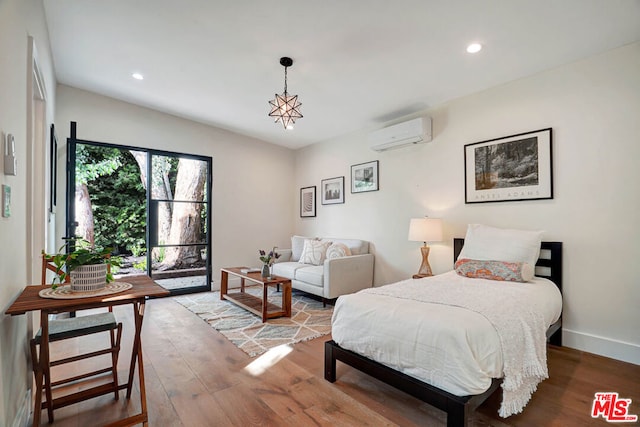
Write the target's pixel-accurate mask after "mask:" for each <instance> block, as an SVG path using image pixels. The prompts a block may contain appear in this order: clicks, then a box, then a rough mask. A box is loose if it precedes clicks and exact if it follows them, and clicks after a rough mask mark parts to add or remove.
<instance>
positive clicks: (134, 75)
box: [131, 73, 144, 80]
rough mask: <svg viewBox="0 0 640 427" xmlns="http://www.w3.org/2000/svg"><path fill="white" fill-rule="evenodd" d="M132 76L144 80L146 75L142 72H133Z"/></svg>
mask: <svg viewBox="0 0 640 427" xmlns="http://www.w3.org/2000/svg"><path fill="white" fill-rule="evenodd" d="M131 77H133V78H134V79H136V80H144V76H143V75H142V74H140V73H133V74H131Z"/></svg>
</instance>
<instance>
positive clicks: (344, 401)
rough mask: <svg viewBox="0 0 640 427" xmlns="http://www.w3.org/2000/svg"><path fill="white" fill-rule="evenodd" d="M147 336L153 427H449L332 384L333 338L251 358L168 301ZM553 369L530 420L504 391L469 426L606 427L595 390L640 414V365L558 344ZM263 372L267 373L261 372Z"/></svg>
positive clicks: (126, 408) (77, 419)
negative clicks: (503, 404) (510, 408)
mask: <svg viewBox="0 0 640 427" xmlns="http://www.w3.org/2000/svg"><path fill="white" fill-rule="evenodd" d="M115 313H116V316H117V317H118V319H120V320H122V321H123V323H124V332H123V339H122V341H123V348H122V350H121V353H120V360H119V378H120V379H121V381H123V382H124V381H125V380H126V375H127V370H128V363H129V358H130V354H131V340H132V330H133V313H132V310H131V307H126V306H125V307H116V308H115ZM142 337H143V338H142V339H143V349H144V360H145V366H144V369H145V376H146V391H147V404H148V408H149V425H150V426H154V427H155V426H162V427H165V426H185V427H196V426H396V425H399V426H444V425H446V423H445V415H444V413H443V412H441V411H439V410H437V409H435V408H432V407H430V406H429V405H426V404H424V403H422V402H421V401H419V400H417V399H415V398H412V397H410V396H408V395H406V394H405V393H402V392H400V391H397V390H396V389H394V388H392V387H390V386H387V385H386V384H383V383H381V382H379V381H377V380H374V379H372V378H370V377H368V376H367V375H364V374H362V373H360V372H358V371H356V370H354V369H352V368H350V367H348V366H346V365H343V364H342V363H340V362H338V380H337V381H336V382H335V383H334V384H331V383H329V382H327V381H325V380H324V377H323V351H324V348H323V344H324V342H325V341H326V340H328V339H330V336H326V337H321V338H317V339H314V340H311V341H307V342H303V343H298V344H296V345H295V346H293V348H292V350H291V351H290V352H289V353H288V354H282V355H279V356H274V359H269V357H270V355H269V354H268V355H267V356H263V357H258V358H254V359H251V358H249V357H248V356H247V355H246V354H245V353H243V352H242V351H241V350H239V349H238V348H236V347H235V346H234V345H233V344H231V343H230V342H229V341H227V339H226V338H224V337H223V336H222V335H221V334H219V333H218V332H217V331H215V330H214V329H213V328H211V327H210V326H208V325H207V324H206V323H205V322H203V321H202V320H201V319H200V318H198V317H197V316H195V315H193V314H192V313H191V312H189V311H188V310H186V309H185V308H184V307H182V306H181V305H179V304H178V303H176V302H174V301H172V300H171V299H169V298H167V299H157V300H151V301H149V302H148V303H147V307H146V313H145V321H144V325H143V333H142ZM87 338H88V337H83V338H82V339H83V341H77V342H75V343H74V344H73V345H65V346H64V347H63V348H61V347H56V346H54V345H55V344H58V343H53V344H54V345H52V347H53V348H52V351H53V353H52V354H53V355H54V356H56V355H61V354H66V353H73V351H74V346H80V345H81V346H82V347H83V348H86V347H88V346H91V345H94V344H95V340H96V339H97V338H98V337H91V338H89V339H87ZM102 338H104V337H102ZM92 341H93V342H92ZM68 342H69V340H67V341H65V343H68ZM105 363H106V362H105ZM548 363H549V374H550V378H549V379H548V380H546V381H544V382H543V383H542V384H540V386H539V387H538V391H537V392H536V393H535V394H534V395H533V398H532V399H531V401H530V402H529V404H528V405H527V407H526V408H525V410H524V412H523V413H521V414H519V415H516V416H512V417H509V418H507V419H502V418H500V417H499V416H498V414H497V411H498V407H499V405H500V398H501V396H500V392H499V391H498V392H497V393H494V395H493V396H492V397H491V398H489V400H487V401H486V402H485V403H484V404H483V405H482V406H481V407H480V408H478V410H477V411H476V412H475V413H474V414H473V416H472V418H471V419H470V425H472V426H496V427H503V426H536V427H537V426H592V425H593V426H603V425H608V423H607V422H606V421H605V420H604V419H602V418H599V419H593V418H591V416H590V413H591V405H592V402H593V397H594V393H595V392H597V391H615V392H618V393H619V395H620V396H621V397H624V398H630V399H632V404H631V410H630V413H631V414H637V415H640V366H638V365H633V364H628V363H623V362H619V361H616V360H612V359H607V358H604V357H600V356H595V355H592V354H588V353H583V352H580V351H577V350H572V349H568V348H559V347H553V346H550V347H549V351H548ZM93 364H94V365H96V364H98V362H93ZM260 364H264V365H263V366H262V368H263V372H262V373H259V372H256V369H257V368H260V366H256V365H260ZM57 369H68V368H57ZM66 372H69V371H66ZM54 375H55V373H54ZM139 405H140V403H139V394H138V390H137V389H135V388H134V393H133V396H132V398H131V400H130V401H128V400H127V399H126V398H125V396H124V391H121V393H120V400H119V401H115V400H114V399H113V395H106V396H102V397H100V398H95V399H92V400H89V401H85V402H82V403H79V404H76V405H71V406H68V407H65V408H61V409H58V410H56V411H55V422H54V423H53V424H47V416H46V411H43V421H42V425H51V426H54V427H85V426H97V425H101V424H105V423H108V422H110V421H115V420H117V419H119V418H122V417H124V416H126V415H129V414H134V413H136V412H137V411H138V409H139ZM638 424H640V423H637V424H633V423H624V425H625V426H628V425H638Z"/></svg>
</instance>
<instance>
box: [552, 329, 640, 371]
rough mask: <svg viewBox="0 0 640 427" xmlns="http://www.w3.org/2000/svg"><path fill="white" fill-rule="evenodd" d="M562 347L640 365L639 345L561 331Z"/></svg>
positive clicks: (567, 330)
mask: <svg viewBox="0 0 640 427" xmlns="http://www.w3.org/2000/svg"><path fill="white" fill-rule="evenodd" d="M562 332H563V333H562V345H563V346H566V347H571V348H575V349H578V350H582V351H587V352H589V353H595V354H599V355H600V356H605V357H610V358H612V359H616V360H621V361H623V362H629V363H633V364H635V365H640V345H637V344H632V343H628V342H624V341H618V340H613V339H611V338H605V337H600V336H597V335H592V334H587V333H584V332H577V331H572V330H570V329H565V328H563V329H562Z"/></svg>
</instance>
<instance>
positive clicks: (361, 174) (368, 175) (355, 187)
mask: <svg viewBox="0 0 640 427" xmlns="http://www.w3.org/2000/svg"><path fill="white" fill-rule="evenodd" d="M378 189H379V186H378V161H377V160H374V161H372V162H368V163H360V164H358V165H353V166H351V192H352V193H364V192H366V191H378Z"/></svg>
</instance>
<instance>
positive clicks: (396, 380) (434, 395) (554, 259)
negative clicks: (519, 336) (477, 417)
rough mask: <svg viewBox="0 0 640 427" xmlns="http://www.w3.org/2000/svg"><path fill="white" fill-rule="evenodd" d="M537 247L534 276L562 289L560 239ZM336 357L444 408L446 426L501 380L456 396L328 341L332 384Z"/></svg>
mask: <svg viewBox="0 0 640 427" xmlns="http://www.w3.org/2000/svg"><path fill="white" fill-rule="evenodd" d="M463 244H464V239H459V238H456V239H453V252H454V256H453V259H454V262H455V260H456V259H457V258H458V254H459V253H460V251H461V250H462V246H463ZM541 249H542V251H541V253H540V256H541V257H540V258H539V259H538V262H537V263H536V266H537V267H543V268H544V269H537V271H536V276H539V277H545V278H547V279H549V280H551V281H552V282H553V283H555V285H556V286H557V287H558V289H560V292H562V242H542V245H541ZM547 340H548V341H549V342H550V343H551V344H554V345H558V346H561V345H562V317H560V319H558V321H557V322H556V323H554V324H553V325H551V326H550V327H549V329H548V330H547ZM336 360H339V361H341V362H343V363H346V364H347V365H349V366H351V367H353V368H356V369H358V370H360V371H362V372H364V373H366V374H368V375H371V376H372V377H374V378H377V379H379V380H380V381H382V382H384V383H387V384H389V385H392V386H394V387H396V388H397V389H399V390H402V391H404V392H406V393H409V394H410V395H411V396H414V397H416V398H418V399H420V400H422V401H423V402H425V403H428V404H430V405H432V406H435V407H436V408H438V409H441V410H443V411H445V412H446V413H447V427H464V426H466V425H467V419H468V417H469V415H470V414H471V413H472V412H473V411H475V409H476V408H477V407H478V406H480V405H481V404H482V402H484V401H485V400H486V399H487V398H488V397H489V396H491V395H492V394H493V392H495V391H496V389H497V388H498V387H499V386H500V384H501V383H502V380H501V379H498V378H494V379H493V381H492V382H491V385H490V386H489V388H488V389H487V391H485V392H484V393H482V394H477V395H471V396H456V395H453V394H451V393H448V392H446V391H444V390H441V389H439V388H437V387H434V386H432V385H429V384H427V383H425V382H422V381H420V380H418V379H416V378H413V377H411V376H409V375H406V374H403V373H401V372H398V371H396V370H394V369H391V368H389V367H388V366H385V365H383V364H381V363H378V362H375V361H373V360H371V359H368V358H366V357H364V356H361V355H359V354H357V353H354V352H352V351H349V350H345V349H343V348H341V347H340V346H339V345H338V344H336V343H335V342H334V341H333V340H331V341H327V342H326V343H325V344H324V378H325V379H326V380H327V381H330V382H332V383H333V382H335V381H336Z"/></svg>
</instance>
